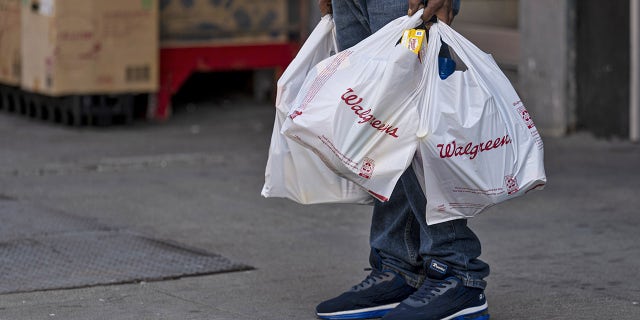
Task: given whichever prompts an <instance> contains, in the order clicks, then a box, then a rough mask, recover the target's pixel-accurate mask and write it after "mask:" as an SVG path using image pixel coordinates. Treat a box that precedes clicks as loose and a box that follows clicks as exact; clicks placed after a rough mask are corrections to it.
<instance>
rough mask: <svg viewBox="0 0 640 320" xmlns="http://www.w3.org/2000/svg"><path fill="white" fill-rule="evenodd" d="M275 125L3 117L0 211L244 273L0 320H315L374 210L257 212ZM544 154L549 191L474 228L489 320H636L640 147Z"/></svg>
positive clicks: (574, 146)
mask: <svg viewBox="0 0 640 320" xmlns="http://www.w3.org/2000/svg"><path fill="white" fill-rule="evenodd" d="M273 112H274V110H273V108H272V107H271V106H269V105H267V104H258V103H255V102H251V101H246V100H243V99H240V98H238V99H233V100H231V101H226V102H221V103H205V104H202V105H197V106H193V107H191V108H188V109H186V110H183V111H182V112H179V113H177V114H176V115H175V116H174V117H173V118H172V119H171V120H170V121H169V122H167V123H164V124H149V123H137V124H134V125H132V126H128V127H114V128H106V129H95V128H85V129H74V128H68V127H61V126H57V125H51V124H48V123H43V122H39V121H31V120H29V119H24V118H19V117H15V116H12V115H9V114H6V113H0V201H15V202H17V203H21V204H23V205H24V206H40V207H44V208H49V209H52V210H58V211H61V212H67V213H70V214H73V215H77V216H81V217H87V218H92V219H97V220H98V221H100V222H101V223H103V224H106V225H111V226H114V227H126V228H128V229H133V230H136V231H138V232H141V233H144V234H148V235H150V236H153V237H156V238H160V239H169V240H172V241H175V242H178V243H182V244H185V245H188V246H190V247H196V248H201V249H204V250H207V251H210V252H214V253H218V254H220V255H223V256H225V257H227V258H229V259H231V260H234V261H237V262H241V263H246V264H248V265H251V266H253V267H255V268H256V269H255V270H251V271H244V272H235V273H224V274H216V275H208V276H199V277H187V278H182V279H177V280H171V281H159V282H148V283H134V284H123V285H109V286H96V287H88V288H80V289H70V290H56V291H41V292H31V293H17V294H6V295H0V319H1V320H14V319H19V320H22V319H37V320H40V319H65V320H66V319H83V320H93V319H105V320H106V319H131V320H134V319H135V320H140V319H181V320H184V319H274V320H275V319H314V318H315V317H314V307H315V305H316V304H317V303H318V302H320V301H322V300H323V299H326V298H329V297H332V296H334V295H336V294H338V293H340V292H342V291H343V290H345V289H347V288H349V287H350V286H351V285H353V284H355V283H357V282H359V281H360V280H362V279H363V278H364V276H365V275H366V274H367V272H365V271H364V270H363V269H364V268H365V267H367V266H368V263H367V258H368V244H367V239H368V227H369V219H370V207H366V206H357V205H313V206H302V205H298V204H296V203H293V202H291V201H288V200H285V199H264V198H262V197H261V196H260V190H261V188H262V183H263V181H264V166H265V163H266V159H267V152H268V146H269V139H270V136H271V127H272V123H273V115H274V113H273ZM544 141H545V147H546V149H545V153H546V168H547V174H548V179H549V184H548V186H547V188H546V189H545V190H544V191H540V192H534V193H531V194H529V195H527V196H525V197H522V198H519V199H516V200H512V201H510V202H507V203H504V204H501V205H498V206H495V207H493V208H491V209H490V210H488V211H486V212H484V213H483V214H482V215H481V216H479V217H477V218H475V219H473V220H471V222H470V223H471V225H472V227H473V228H474V230H475V231H476V232H477V234H478V236H479V237H480V239H481V240H482V243H483V255H482V257H481V258H483V259H484V260H485V261H487V262H488V263H490V264H491V267H492V273H491V275H490V277H489V278H487V280H488V282H489V287H488V289H487V291H486V294H487V296H488V300H489V308H490V313H491V318H492V319H502V320H511V319H545V320H549V319H617V320H621V319H622V320H624V319H629V320H631V319H634V320H635V319H640V285H639V283H640V232H639V231H640V213H639V212H638V208H639V207H640V167H639V165H640V146H638V145H632V144H629V143H626V142H620V141H604V140H598V139H594V138H592V137H590V136H588V135H586V134H577V135H573V136H570V137H568V138H563V139H552V138H546V139H545V140H544ZM0 250H2V247H1V246H0ZM0 270H1V266H0Z"/></svg>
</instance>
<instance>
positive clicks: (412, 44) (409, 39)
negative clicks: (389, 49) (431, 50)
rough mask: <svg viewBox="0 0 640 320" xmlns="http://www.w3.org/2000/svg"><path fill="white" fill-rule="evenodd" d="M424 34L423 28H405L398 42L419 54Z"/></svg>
mask: <svg viewBox="0 0 640 320" xmlns="http://www.w3.org/2000/svg"><path fill="white" fill-rule="evenodd" d="M426 34H427V32H426V31H425V30H424V29H407V30H405V31H404V33H403V34H402V40H400V43H401V44H402V45H403V46H405V47H406V48H409V50H411V51H413V53H415V54H419V53H420V49H422V41H424V38H425V35H426Z"/></svg>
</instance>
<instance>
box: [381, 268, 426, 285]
mask: <svg viewBox="0 0 640 320" xmlns="http://www.w3.org/2000/svg"><path fill="white" fill-rule="evenodd" d="M382 270H391V271H393V272H395V273H397V274H399V275H400V276H401V277H403V278H404V280H405V281H406V282H407V284H408V285H410V286H412V287H414V288H416V289H417V288H419V287H420V285H422V282H424V275H419V274H415V273H412V272H407V271H406V270H401V269H399V268H396V267H394V266H390V265H388V264H385V263H382Z"/></svg>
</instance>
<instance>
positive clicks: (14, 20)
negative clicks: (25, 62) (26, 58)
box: [0, 0, 20, 86]
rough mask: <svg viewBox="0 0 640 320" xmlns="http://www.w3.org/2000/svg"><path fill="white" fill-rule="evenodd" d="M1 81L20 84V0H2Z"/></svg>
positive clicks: (0, 37) (0, 26)
mask: <svg viewBox="0 0 640 320" xmlns="http://www.w3.org/2000/svg"><path fill="white" fill-rule="evenodd" d="M0 83H3V84H7V85H12V86H18V85H20V0H0Z"/></svg>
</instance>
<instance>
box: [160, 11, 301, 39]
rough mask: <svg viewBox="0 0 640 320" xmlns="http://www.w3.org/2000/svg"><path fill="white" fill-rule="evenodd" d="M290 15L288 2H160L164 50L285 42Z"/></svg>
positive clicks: (161, 34) (161, 33)
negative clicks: (181, 47)
mask: <svg viewBox="0 0 640 320" xmlns="http://www.w3.org/2000/svg"><path fill="white" fill-rule="evenodd" d="M287 12H288V11H287V0H260V1H255V0H224V1H211V0H191V1H184V0H165V1H161V7H160V41H161V46H163V47H172V46H183V45H210V44H236V43H264V42H284V41H286V40H287V39H288V25H289V23H288V14H287Z"/></svg>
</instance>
